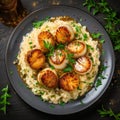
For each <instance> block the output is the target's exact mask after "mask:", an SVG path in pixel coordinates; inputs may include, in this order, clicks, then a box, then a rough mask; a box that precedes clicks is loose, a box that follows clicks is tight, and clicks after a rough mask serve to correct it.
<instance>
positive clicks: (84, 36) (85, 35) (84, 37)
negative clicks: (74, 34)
mask: <svg viewBox="0 0 120 120" xmlns="http://www.w3.org/2000/svg"><path fill="white" fill-rule="evenodd" d="M87 38H88V36H87V34H86V33H85V34H83V40H84V41H86V40H87Z"/></svg>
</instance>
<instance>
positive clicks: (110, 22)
mask: <svg viewBox="0 0 120 120" xmlns="http://www.w3.org/2000/svg"><path fill="white" fill-rule="evenodd" d="M83 6H87V9H88V11H89V12H91V11H92V13H93V15H96V14H97V13H102V14H103V15H104V16H105V17H104V21H105V29H106V31H107V32H108V34H109V36H110V38H111V40H112V43H113V47H114V50H117V51H120V29H119V27H118V26H119V25H120V18H118V17H117V13H116V12H115V11H114V10H113V9H112V8H111V7H110V6H109V4H108V3H107V2H106V1H105V0H99V1H95V0H85V2H84V3H83Z"/></svg>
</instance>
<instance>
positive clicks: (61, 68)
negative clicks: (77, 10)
mask: <svg viewBox="0 0 120 120" xmlns="http://www.w3.org/2000/svg"><path fill="white" fill-rule="evenodd" d="M98 45H99V43H98V41H97V40H93V38H92V37H91V35H90V33H89V32H88V30H87V29H86V26H82V25H81V24H80V23H78V22H76V21H75V20H74V19H72V18H70V17H67V16H59V17H51V18H50V19H48V20H45V21H38V22H36V23H34V27H33V29H32V31H30V32H29V33H27V34H26V35H25V36H23V40H22V42H21V44H20V49H19V53H18V57H17V66H18V71H19V73H20V76H21V78H22V80H23V81H24V82H25V84H26V85H27V86H28V87H29V88H30V89H31V91H32V92H33V94H35V95H38V96H41V98H42V99H43V101H48V102H50V103H54V104H59V103H61V102H64V103H67V102H69V101H70V100H76V99H77V98H78V97H80V96H83V95H85V94H86V93H87V92H88V91H89V90H90V89H91V88H92V87H93V85H94V82H95V78H96V75H97V73H98V68H99V65H100V60H99V58H100V50H99V47H98Z"/></svg>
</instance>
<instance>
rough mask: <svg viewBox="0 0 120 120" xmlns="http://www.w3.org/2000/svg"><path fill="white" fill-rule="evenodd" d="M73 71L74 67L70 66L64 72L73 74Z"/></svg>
mask: <svg viewBox="0 0 120 120" xmlns="http://www.w3.org/2000/svg"><path fill="white" fill-rule="evenodd" d="M72 70H73V67H72V65H70V64H68V65H67V66H66V68H65V69H64V70H63V72H71V71H72Z"/></svg>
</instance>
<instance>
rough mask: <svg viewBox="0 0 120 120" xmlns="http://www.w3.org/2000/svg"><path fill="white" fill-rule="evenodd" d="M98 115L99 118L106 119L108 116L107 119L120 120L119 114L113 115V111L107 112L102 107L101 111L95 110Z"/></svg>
mask: <svg viewBox="0 0 120 120" xmlns="http://www.w3.org/2000/svg"><path fill="white" fill-rule="evenodd" d="M97 111H98V113H99V115H100V116H101V117H106V116H109V117H114V119H115V120H120V113H118V114H115V113H114V112H113V110H112V109H111V108H110V109H109V110H106V109H105V108H104V107H103V106H102V109H101V110H97Z"/></svg>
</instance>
